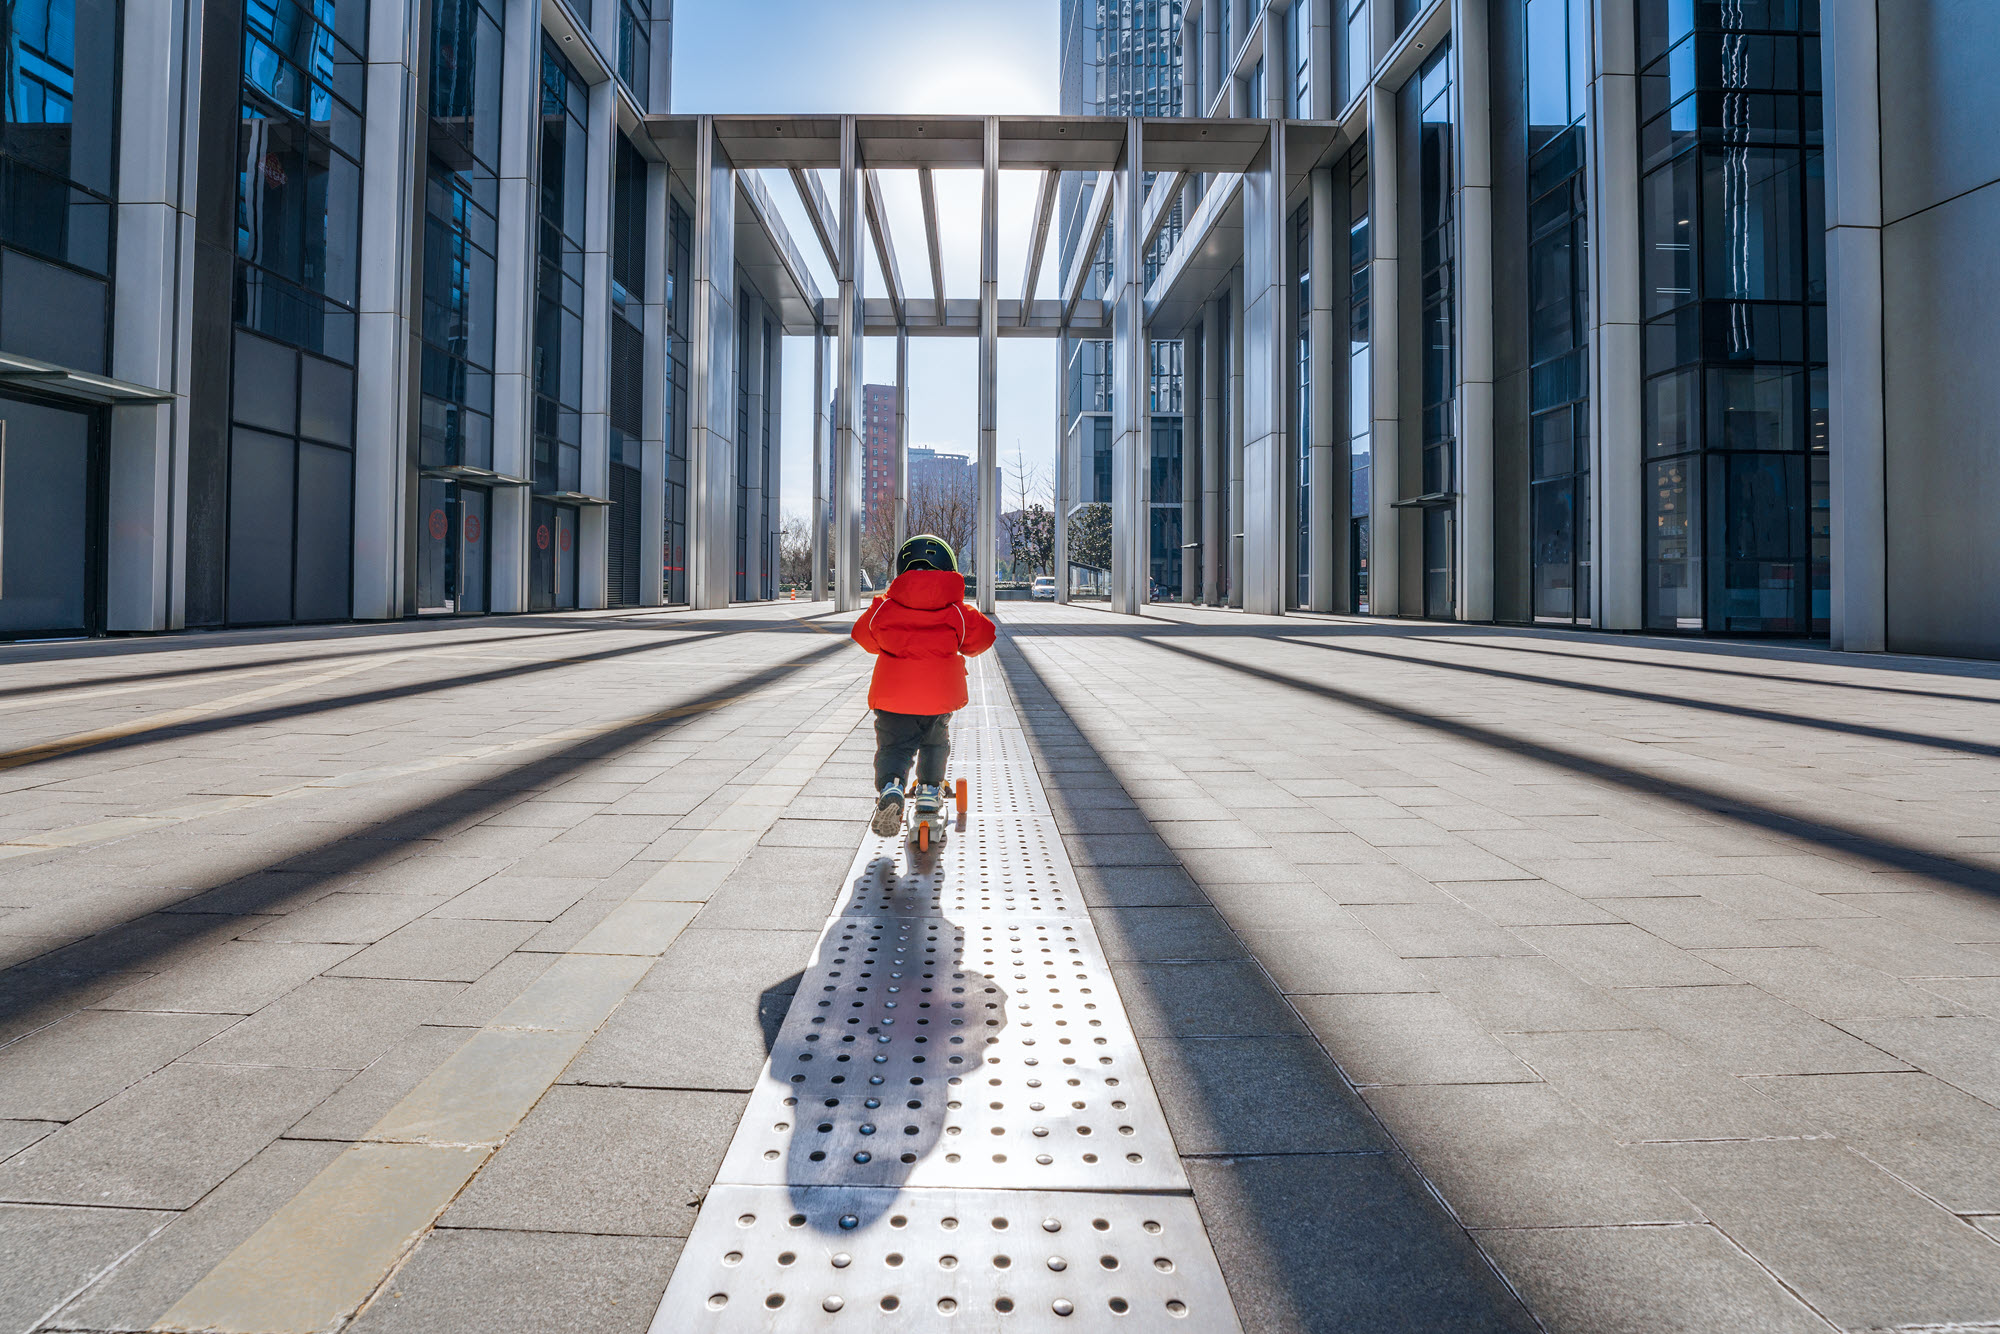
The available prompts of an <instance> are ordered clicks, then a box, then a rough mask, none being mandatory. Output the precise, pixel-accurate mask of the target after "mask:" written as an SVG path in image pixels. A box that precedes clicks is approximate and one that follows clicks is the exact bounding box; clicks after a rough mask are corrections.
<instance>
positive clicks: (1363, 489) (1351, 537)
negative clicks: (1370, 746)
mask: <svg viewBox="0 0 2000 1334" xmlns="http://www.w3.org/2000/svg"><path fill="white" fill-rule="evenodd" d="M1347 210H1348V217H1349V218H1350V219H1351V221H1350V222H1349V223H1348V226H1347V456H1348V473H1347V477H1348V482H1347V485H1348V492H1347V496H1348V501H1347V503H1348V511H1347V512H1348V514H1349V516H1350V517H1349V519H1348V539H1347V540H1348V547H1347V556H1348V567H1347V568H1348V569H1349V570H1350V571H1352V575H1351V578H1352V581H1353V582H1352V587H1350V588H1349V589H1348V593H1349V595H1350V597H1351V598H1352V603H1351V605H1352V606H1353V608H1354V610H1355V611H1356V612H1357V613H1366V612H1367V611H1368V610H1369V601H1368V557H1369V545H1368V523H1369V508H1370V506H1371V505H1372V504H1373V499H1372V497H1373V492H1374V485H1373V484H1374V476H1373V472H1374V470H1373V464H1374V461H1375V455H1374V451H1373V446H1372V444H1371V437H1370V435H1369V430H1370V416H1371V414H1370V407H1371V405H1372V403H1373V401H1374V399H1373V388H1372V386H1373V383H1374V381H1373V378H1372V372H1371V370H1370V369H1369V356H1368V284H1369V267H1368V152H1367V150H1366V149H1362V148H1357V149H1355V150H1354V151H1353V152H1352V153H1350V154H1349V155H1348V158H1347Z"/></svg>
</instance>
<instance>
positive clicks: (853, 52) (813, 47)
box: [672, 0, 1061, 512]
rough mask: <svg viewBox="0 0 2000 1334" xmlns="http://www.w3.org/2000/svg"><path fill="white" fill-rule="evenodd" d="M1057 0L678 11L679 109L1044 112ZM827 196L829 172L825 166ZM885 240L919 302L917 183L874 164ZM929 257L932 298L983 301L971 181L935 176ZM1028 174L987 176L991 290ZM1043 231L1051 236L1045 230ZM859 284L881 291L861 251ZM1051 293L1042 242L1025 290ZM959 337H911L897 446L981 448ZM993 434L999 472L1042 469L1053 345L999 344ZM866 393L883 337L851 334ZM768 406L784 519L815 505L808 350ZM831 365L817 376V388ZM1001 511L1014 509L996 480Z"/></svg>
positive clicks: (790, 354)
mask: <svg viewBox="0 0 2000 1334" xmlns="http://www.w3.org/2000/svg"><path fill="white" fill-rule="evenodd" d="M1058 60H1059V47H1058V8H1057V0H1003V2H1002V3H998V4H996V3H994V2H993V0H816V2H815V3H807V2H806V0H676V3H675V5H674V79H673V89H672V109H673V110H674V111H676V112H711V113H718V114H720V113H726V112H789V113H826V112H855V113H861V114H867V113H871V112H872V113H907V112H918V113H933V114H944V113H956V114H972V115H1007V114H1018V113H1025V114H1053V113H1054V112H1056V111H1057V109H1058V89H1059V83H1060V79H1059V75H1060V70H1059V66H1058ZM822 175H823V184H824V186H825V188H826V191H827V195H828V197H829V198H832V197H833V196H834V193H835V189H836V186H837V181H836V179H835V178H836V177H837V176H838V173H837V172H825V173H823V174H822ZM882 178H883V179H882V192H883V195H884V198H885V202H886V203H887V205H888V213H889V222H888V226H889V234H890V236H891V237H892V238H893V239H894V241H895V248H896V256H897V266H898V268H899V269H900V270H901V272H902V275H903V285H904V288H905V290H907V291H908V292H910V293H911V295H913V296H918V297H926V296H929V295H930V262H929V260H928V258H927V257H926V252H925V248H924V225H923V214H922V212H921V207H920V204H919V195H918V192H917V178H916V173H915V172H911V171H884V172H883V173H882ZM936 179H937V195H938V231H939V247H940V249H941V251H942V256H943V264H944V282H945V293H946V295H947V296H951V297H971V296H977V295H978V293H979V173H978V172H976V171H939V172H938V173H936ZM764 184H765V187H766V188H767V189H768V190H769V191H770V192H771V195H772V197H773V198H774V199H775V200H777V202H778V206H779V211H780V212H781V213H782V214H783V215H784V216H785V220H786V223H787V225H788V226H789V227H790V229H791V232H792V240H793V242H794V244H795V245H797V247H798V249H799V252H800V253H801V254H802V255H804V256H805V260H806V265H807V267H808V268H809V269H810V270H812V276H813V280H814V281H815V282H816V283H818V284H819V288H820V291H821V292H822V293H825V294H828V295H831V294H832V292H833V290H834V289H833V277H832V271H831V270H830V269H829V268H828V266H827V263H826V257H825V255H824V254H823V253H822V252H821V250H820V247H819V243H818V241H817V240H816V239H815V238H814V236H813V233H812V231H811V230H810V229H809V227H808V226H807V224H806V220H805V213H804V211H803V210H802V208H801V207H800V205H799V203H798V192H797V190H796V188H795V187H794V186H793V184H792V181H791V178H790V176H789V175H787V174H786V173H784V172H767V173H765V174H764ZM1035 185H1036V175H1035V173H1033V172H1005V171H1003V172H1001V173H1000V293H1001V295H1002V296H1003V297H1013V296H1018V295H1019V294H1020V291H1021V277H1022V273H1023V271H1024V270H1025V267H1026V264H1027V252H1028V240H1029V236H1028V233H1029V230H1030V228H1031V227H1032V225H1033V217H1032V214H1033V211H1034V199H1035ZM1052 231H1053V229H1052ZM867 268H868V273H867V280H866V291H867V293H868V295H870V296H883V295H886V289H885V288H884V287H883V285H882V281H881V278H880V275H879V274H878V273H877V272H876V268H875V260H874V255H873V251H872V248H870V249H869V251H868V260H867ZM1055 290H1056V277H1055V243H1054V238H1053V235H1051V238H1050V243H1049V247H1048V249H1047V251H1046V252H1045V253H1044V256H1043V260H1042V272H1041V277H1040V281H1039V283H1038V285H1037V288H1036V294H1037V295H1038V296H1053V295H1054V294H1055ZM978 350H979V344H978V340H977V339H972V338H922V337H913V338H911V339H910V395H909V411H910V444H911V445H912V446H913V447H920V446H928V447H930V448H933V449H944V450H951V451H953V452H957V453H963V454H967V455H972V454H975V453H976V452H977V450H978V431H979V403H978V396H977V386H976V384H975V381H974V366H975V363H976V361H977V359H978ZM998 355H999V375H998V387H999V400H998V409H999V410H998V417H997V423H998V436H999V450H1000V459H1001V463H1002V466H1003V468H1007V469H1008V470H1009V471H1010V472H1011V470H1012V463H1013V459H1014V457H1015V456H1016V455H1017V454H1018V455H1019V456H1021V457H1022V458H1024V459H1025V460H1026V462H1027V463H1028V465H1029V466H1030V467H1032V468H1040V469H1042V470H1043V471H1044V473H1046V472H1047V471H1048V470H1049V469H1050V468H1051V467H1052V466H1053V463H1054V460H1055V445H1056V433H1057V429H1058V427H1057V415H1056V414H1057V390H1058V387H1059V385H1060V382H1061V377H1060V374H1059V371H1058V368H1057V365H1056V343H1055V341H1054V340H1053V339H1042V338H1003V339H1001V340H1000V347H999V354H998ZM863 358H864V363H865V367H866V379H867V381H868V382H869V383H871V384H893V383H895V378H896V344H895V340H894V339H893V338H870V339H867V340H866V341H865V346H864V348H863ZM784 372H785V381H784V398H783V399H782V406H783V416H782V427H783V447H784V459H783V465H782V475H781V478H780V485H781V488H782V496H783V501H784V504H785V508H786V509H787V510H798V511H800V512H804V511H805V510H806V509H807V508H809V506H810V502H811V496H812V409H811V404H812V401H813V375H812V341H811V340H810V339H808V338H788V339H786V340H785V350H784ZM830 378H831V371H830V370H829V382H830ZM1005 500H1006V502H1007V504H1008V505H1009V506H1010V507H1011V505H1012V504H1013V500H1014V497H1013V494H1012V484H1011V483H1009V489H1008V494H1007V495H1006V497H1005Z"/></svg>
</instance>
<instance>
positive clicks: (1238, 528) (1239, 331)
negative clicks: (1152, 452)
mask: <svg viewBox="0 0 2000 1334" xmlns="http://www.w3.org/2000/svg"><path fill="white" fill-rule="evenodd" d="M1228 300H1229V369H1228V371H1227V372H1226V373H1227V374H1228V376H1229V420H1228V423H1227V425H1226V427H1225V429H1226V430H1227V432H1228V434H1227V435H1225V436H1224V437H1223V451H1224V454H1225V457H1226V460H1227V462H1226V464H1225V466H1226V467H1227V468H1228V469H1229V512H1228V513H1227V514H1226V515H1225V516H1224V518H1223V524H1224V526H1225V537H1226V539H1227V542H1228V546H1227V548H1226V549H1227V551H1228V561H1229V596H1228V603H1229V605H1230V606H1232V607H1241V606H1242V605H1243V393H1244V387H1245V384H1246V381H1245V379H1244V375H1243V367H1244V358H1243V275H1242V274H1241V273H1240V272H1239V273H1238V274H1237V275H1236V276H1235V277H1234V278H1232V279H1230V282H1229V298H1228Z"/></svg>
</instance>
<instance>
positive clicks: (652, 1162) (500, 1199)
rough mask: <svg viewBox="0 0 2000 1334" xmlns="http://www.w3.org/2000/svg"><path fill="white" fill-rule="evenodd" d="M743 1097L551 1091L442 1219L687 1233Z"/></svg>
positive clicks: (522, 1227) (459, 1223) (531, 1228)
mask: <svg viewBox="0 0 2000 1334" xmlns="http://www.w3.org/2000/svg"><path fill="white" fill-rule="evenodd" d="M745 1102H746V1099H745V1098H744V1097H743V1095H741V1094H736V1093H690V1092H684V1091H665V1090H660V1089H636V1088H634V1089H610V1088H583V1087H578V1086H574V1085H562V1086H559V1087H557V1088H553V1089H550V1090H549V1091H548V1093H547V1094H546V1095H544V1096H543V1098H542V1100H541V1102H539V1103H538V1104H536V1106H535V1110H534V1111H532V1112H530V1113H529V1114H528V1119H527V1120H526V1121H523V1122H522V1123H521V1126H520V1128H519V1129H517V1130H515V1132H514V1133H513V1135H512V1136H510V1137H509V1138H508V1140H507V1142H506V1143H505V1144H504V1145H502V1146H501V1148H500V1151H499V1152H498V1153H497V1154H495V1155H494V1157H493V1160H492V1161H491V1162H490V1163H488V1164H487V1165H486V1167H485V1168H484V1169H483V1170H482V1171H481V1172H480V1173H479V1175H478V1176H477V1177H476V1178H474V1179H473V1182H472V1184H471V1185H470V1186H468V1187H466V1189H465V1192H464V1194H462V1195H460V1196H459V1197H458V1202H457V1203H455V1204H454V1205H452V1207H451V1208H450V1209H448V1210H446V1211H445V1215H444V1219H443V1222H444V1224H445V1225H446V1226H450V1227H480V1228H507V1229H510V1230H514V1231H528V1232H593V1233H600V1234H610V1235H620V1236H650V1237H685V1236H687V1233H688V1229H689V1227H691V1226H692V1225H693V1223H694V1217H695V1211H696V1210H697V1209H698V1208H699V1207H700V1204H701V1196H702V1193H703V1192H704V1191H706V1190H707V1189H708V1187H709V1184H710V1183H711V1182H712V1181H714V1179H715V1169H716V1165H717V1164H718V1163H720V1162H721V1161H722V1155H723V1151H724V1150H725V1149H726V1148H727V1147H728V1145H729V1138H730V1136H731V1135H733V1134H734V1133H735V1131H736V1123H737V1121H738V1120H740V1119H741V1118H742V1115H743V1108H744V1105H745Z"/></svg>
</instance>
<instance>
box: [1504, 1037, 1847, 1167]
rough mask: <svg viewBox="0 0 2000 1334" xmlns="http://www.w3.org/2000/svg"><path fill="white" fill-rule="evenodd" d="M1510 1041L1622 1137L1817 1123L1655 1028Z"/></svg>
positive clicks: (1780, 1131)
mask: <svg viewBox="0 0 2000 1334" xmlns="http://www.w3.org/2000/svg"><path fill="white" fill-rule="evenodd" d="M1504 1041H1505V1042H1506V1044H1507V1046H1508V1047H1509V1048H1510V1049H1511V1050H1512V1051H1513V1052H1514V1054H1515V1055H1517V1056H1519V1057H1520V1058H1521V1059H1522V1060H1523V1061H1526V1062H1527V1063H1528V1064H1529V1065H1530V1066H1531V1067H1533V1069H1534V1071H1535V1073H1536V1074H1538V1075H1540V1076H1541V1077H1542V1078H1543V1079H1546V1080H1547V1081H1549V1083H1551V1084H1553V1085H1555V1088H1556V1091H1557V1092H1558V1093H1560V1094H1562V1095H1563V1097H1565V1098H1567V1099H1569V1101H1570V1102H1572V1103H1574V1104H1576V1105H1577V1106H1578V1107H1580V1108H1581V1109H1582V1110H1583V1111H1584V1112H1585V1113H1587V1114H1588V1115H1589V1116H1590V1117H1592V1118H1593V1119H1594V1120H1596V1121H1598V1122H1599V1123H1600V1124H1602V1125H1603V1126H1605V1127H1606V1128H1607V1129H1608V1130H1610V1132H1611V1133H1612V1134H1613V1135H1614V1136H1616V1137H1617V1138H1618V1139H1619V1140H1621V1141H1624V1142H1626V1143H1634V1142H1637V1141H1642V1140H1678V1139H1748V1138H1754V1137H1757V1136H1773V1135H1803V1134H1809V1133H1811V1131H1812V1129H1813V1125H1812V1122H1811V1121H1809V1120H1808V1119H1806V1118H1804V1117H1801V1116H1799V1115H1798V1114H1797V1113H1795V1112H1792V1111H1789V1110H1788V1109H1786V1108H1785V1107H1784V1106H1782V1105H1781V1104H1779V1103H1776V1102H1773V1101H1772V1100H1771V1099H1769V1098H1766V1097H1765V1096H1763V1094H1762V1093H1760V1092H1759V1091H1758V1089H1757V1087H1756V1085H1755V1084H1754V1083H1746V1082H1745V1081H1743V1080H1741V1079H1738V1078H1736V1077H1735V1076H1733V1075H1730V1074H1727V1073H1725V1072H1724V1071H1722V1070H1720V1069H1718V1068H1716V1067H1715V1066H1713V1065H1711V1064H1709V1063H1708V1062H1707V1061H1705V1060H1703V1059H1702V1058H1701V1056H1700V1055H1699V1054H1698V1053H1697V1052H1695V1051H1694V1050H1693V1049H1692V1048H1690V1047H1688V1046H1687V1045H1686V1044H1684V1043H1681V1042H1677V1041H1676V1040H1674V1039H1673V1038H1670V1037H1668V1036H1667V1035H1666V1034H1665V1033H1661V1032H1658V1031H1657V1030H1647V1029H1640V1030H1637V1031H1625V1032H1590V1033H1516V1034H1512V1035H1510V1036H1508V1037H1507V1038H1505V1039H1504Z"/></svg>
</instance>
